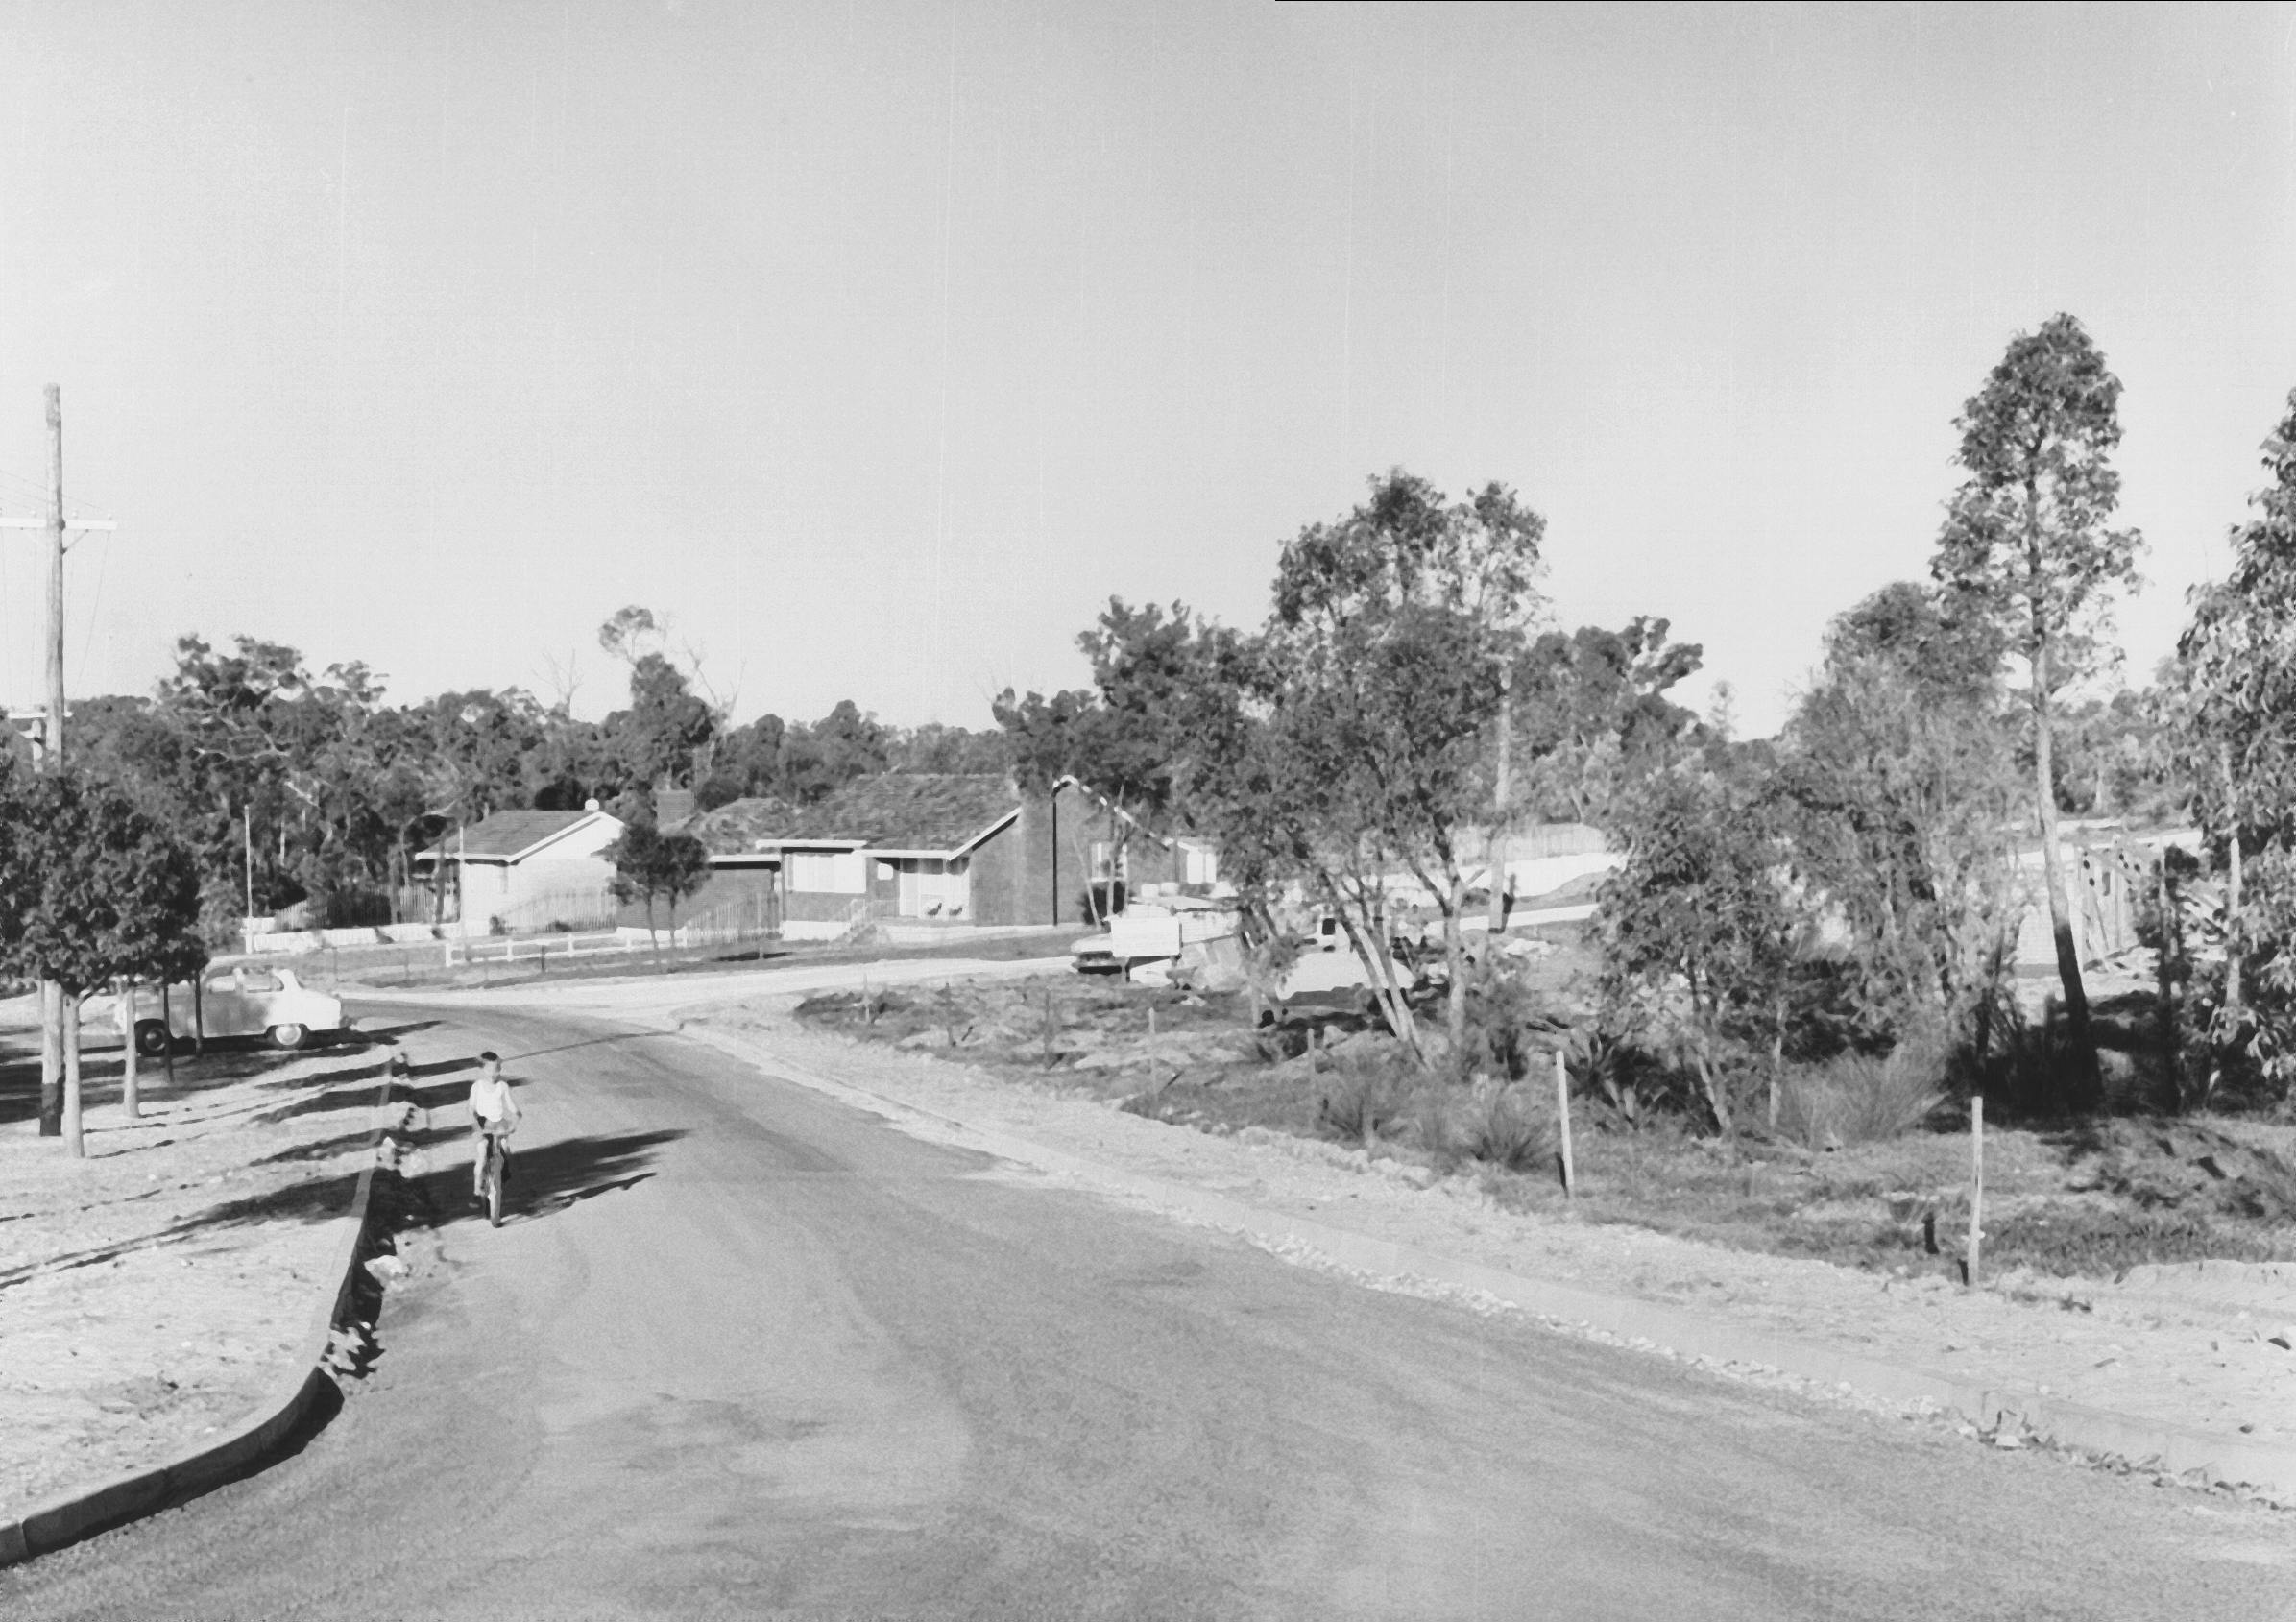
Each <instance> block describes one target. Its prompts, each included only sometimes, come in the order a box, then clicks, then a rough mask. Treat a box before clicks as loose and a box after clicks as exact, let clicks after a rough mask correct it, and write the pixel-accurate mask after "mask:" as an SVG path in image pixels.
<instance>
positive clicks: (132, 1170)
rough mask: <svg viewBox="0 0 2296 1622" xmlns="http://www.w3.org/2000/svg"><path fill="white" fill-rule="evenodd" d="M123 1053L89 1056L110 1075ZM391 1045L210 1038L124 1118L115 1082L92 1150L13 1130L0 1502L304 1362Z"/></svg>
mask: <svg viewBox="0 0 2296 1622" xmlns="http://www.w3.org/2000/svg"><path fill="white" fill-rule="evenodd" d="M5 1011H6V1012H9V1013H12V1012H15V1011H17V1010H15V1009H13V1008H10V1009H8V1010H5ZM10 1023H11V1024H17V1023H20V1022H17V1021H10ZM12 1045H15V1046H18V1047H19V1049H20V1038H19V1040H18V1042H17V1043H15V1044H12ZM117 1056H118V1052H117V1049H116V1047H113V1048H111V1049H110V1051H109V1053H107V1052H104V1051H102V1050H99V1051H98V1052H97V1053H94V1054H91V1059H94V1060H96V1061H98V1062H97V1063H95V1064H94V1065H93V1066H92V1068H93V1069H94V1070H95V1071H96V1073H97V1076H98V1077H115V1076H116V1074H117V1062H116V1061H117ZM383 1062H384V1053H383V1051H382V1050H380V1049H374V1048H370V1049H365V1050H361V1049H359V1048H355V1047H353V1048H350V1049H345V1048H341V1047H338V1048H333V1049H327V1050H321V1051H319V1052H316V1053H308V1054H302V1055H289V1054H283V1053H266V1052H263V1051H260V1050H252V1049H247V1048H235V1049H230V1050H222V1049H218V1050H216V1051H213V1052H211V1053H209V1054H208V1055H207V1056H206V1057H205V1058H202V1059H198V1060H192V1061H188V1062H186V1061H181V1060H180V1061H179V1062H178V1065H177V1078H178V1084H177V1085H176V1086H175V1087H174V1088H172V1089H171V1088H169V1087H168V1086H167V1085H166V1084H165V1081H164V1078H163V1077H162V1076H161V1075H160V1074H159V1073H158V1070H157V1066H153V1067H151V1068H150V1069H148V1070H147V1071H146V1075H145V1087H144V1105H143V1117H142V1119H141V1120H138V1121H133V1122H132V1121H129V1120H128V1119H127V1118H126V1117H125V1115H124V1114H123V1113H122V1111H121V1109H120V1107H119V1105H118V1102H117V1092H118V1089H117V1086H116V1082H112V1081H109V1080H104V1081H101V1082H100V1084H98V1085H94V1086H91V1088H90V1090H89V1091H90V1098H91V1101H92V1107H91V1108H90V1109H89V1111H88V1115H87V1132H86V1143H87V1157H86V1158H85V1159H84V1160H74V1159H71V1158H70V1157H68V1156H67V1155H66V1154H65V1153H64V1150H63V1141H62V1140H61V1139H60V1138H41V1137H39V1136H37V1135H36V1134H37V1131H38V1124H37V1122H36V1120H35V1119H21V1120H12V1121H9V1122H7V1123H6V1124H5V1125H0V1519H7V1518H12V1517H13V1516H15V1515H18V1514H21V1513H23V1512H24V1511H26V1510H27V1509H30V1508H32V1507H34V1506H36V1505H37V1504H40V1503H43V1502H46V1501H48V1500H50V1499H52V1498H55V1497H57V1496H59V1495H60V1494H62V1493H65V1492H67V1491H69V1490H71V1489H77V1488H84V1487H90V1486H93V1485H95V1484H97V1483H99V1482H102V1481H105V1480H108V1479H109V1478H110V1477H112V1476H114V1475H118V1474H120V1473H122V1472H124V1471H128V1470H131V1469H136V1468H141V1467H145V1466H148V1465H156V1464H160V1463H163V1462H165V1461H167V1460H169V1459H172V1458H174V1457H176V1456H178V1455H179V1454H181V1453H183V1452H185V1451H187V1450H189V1449H190V1448H192V1447H194V1446H196V1445H197V1444H199V1443H200V1442H201V1440H203V1439H205V1438H208V1437H211V1436H213V1435H215V1434H216V1433H218V1432H220V1431H221V1430H222V1429H223V1428H225V1427H227V1426H229V1425H230V1424H232V1422H233V1421H235V1420H238V1419H240V1418H241V1417H243V1416H245V1415H247V1414H248V1413H249V1411H250V1410H251V1409H253V1408H254V1406H255V1405H256V1404H257V1403H259V1402H261V1401H263V1400H264V1399H266V1398H267V1397H269V1396H271V1395H273V1394H274V1393H276V1392H277V1391H278V1388H279V1387H280V1385H281V1384H282V1382H284V1381H285V1380H286V1379H287V1378H288V1376H289V1375H290V1374H291V1373H293V1372H295V1364H296V1362H297V1360H298V1359H299V1358H301V1357H302V1356H304V1355H307V1352H308V1349H309V1348H308V1345H307V1344H306V1337H308V1336H309V1335H310V1333H311V1331H312V1325H313V1322H314V1319H315V1315H316V1314H317V1313H318V1312H319V1310H320V1308H321V1306H322V1303H323V1302H324V1301H326V1300H328V1299H331V1297H332V1295H333V1293H334V1290H335V1288H336V1286H337V1285H338V1284H339V1283H340V1277H339V1275H336V1274H335V1273H334V1271H333V1270H334V1269H335V1268H337V1267H338V1266H340V1258H341V1254H342V1246H343V1244H344V1242H345V1234H344V1231H343V1223H344V1222H345V1220H346V1212H347V1210H348V1207H349V1204H350V1198H351V1194H352V1189H353V1187H354V1184H355V1182H356V1179H357V1175H358V1173H359V1170H360V1168H361V1166H362V1165H363V1164H364V1162H365V1159H366V1156H367V1154H368V1152H369V1151H368V1148H367V1134H368V1129H369V1127H370V1126H371V1124H372V1122H373V1118H374V1112H373V1110H372V1108H371V1105H372V1104H373V1102H374V1100H375V1088H376V1084H377V1081H378V1078H379V1077H380V1076H381V1072H382V1066H383Z"/></svg>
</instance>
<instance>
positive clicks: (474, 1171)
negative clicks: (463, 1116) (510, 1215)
mask: <svg viewBox="0 0 2296 1622" xmlns="http://www.w3.org/2000/svg"><path fill="white" fill-rule="evenodd" d="M519 1113H520V1112H519V1101H518V1100H517V1099H516V1098H515V1097H513V1096H512V1094H511V1090H510V1083H509V1082H507V1081H505V1080H503V1079H502V1059H501V1055H499V1054H497V1053H494V1052H492V1051H491V1050H490V1051H489V1052H487V1053H480V1054H479V1055H478V1079H477V1080H475V1081H473V1082H471V1127H472V1128H473V1137H474V1138H475V1140H476V1141H475V1142H474V1143H473V1144H472V1146H471V1198H473V1199H484V1198H486V1155H487V1150H488V1148H489V1145H490V1141H491V1142H492V1143H493V1144H495V1146H497V1147H499V1148H500V1150H501V1151H502V1166H503V1172H504V1174H505V1175H508V1174H509V1169H510V1145H509V1143H508V1142H507V1141H506V1140H508V1138H509V1137H510V1134H511V1133H512V1132H514V1131H516V1130H517V1129H518V1126H519Z"/></svg>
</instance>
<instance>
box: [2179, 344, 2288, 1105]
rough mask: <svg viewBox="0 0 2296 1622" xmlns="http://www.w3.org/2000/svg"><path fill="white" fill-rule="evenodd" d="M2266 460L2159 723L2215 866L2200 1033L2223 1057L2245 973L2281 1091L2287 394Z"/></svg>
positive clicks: (2199, 604) (2193, 625)
mask: <svg viewBox="0 0 2296 1622" xmlns="http://www.w3.org/2000/svg"><path fill="white" fill-rule="evenodd" d="M2263 461H2264V469H2265V472H2267V473H2268V474H2269V475H2270V480H2269V482H2268V483H2267V484H2265V485H2264V487H2263V488H2262V489H2261V490H2260V491H2258V492H2257V493H2256V495H2255V496H2252V497H2251V504H2252V505H2253V507H2254V508H2255V516H2254V517H2253V518H2251V519H2250V520H2248V521H2247V522H2245V523H2241V524H2236V525H2235V526H2234V528H2233V531H2232V544H2233V567H2232V570H2231V572H2230V573H2229V574H2228V575H2227V576H2226V577H2225V579H2223V580H2222V581H2220V582H2216V583H2213V584H2210V585H2205V586H2202V587H2199V588H2197V589H2195V591H2194V592H2193V593H2192V596H2191V619H2190V621H2189V623H2188V624H2187V627H2186V629H2185V633H2184V635H2183V637H2182V638H2181V639H2180V640H2179V642H2178V644H2177V653H2176V657H2175V659H2174V660H2173V661H2172V662H2171V663H2170V666H2169V667H2168V669H2167V671H2166V672H2165V674H2166V676H2167V680H2166V682H2165V683H2164V710H2165V714H2164V716H2163V719H2164V721H2165V723H2166V726H2165V730H2166V733H2167V735H2168V736H2169V737H2170V738H2173V739H2175V740H2176V741H2175V751H2176V753H2177V754H2178V756H2180V757H2181V764H2182V765H2183V766H2184V768H2185V770H2186V771H2187V773H2188V774H2189V777H2190V780H2191V784H2192V789H2193V808H2194V811H2195V812H2196V813H2197V815H2198V817H2199V819H2200V823H2201V827H2202V828H2203V830H2204V831H2205V832H2206V833H2207V834H2208V835H2209V839H2210V843H2211V846H2212V847H2215V848H2217V849H2219V850H2221V852H2222V853H2223V854H2222V860H2223V862H2224V864H2225V876H2226V895H2225V908H2224V926H2225V932H2226V951H2225V980H2224V984H2223V987H2222V990H2221V993H2220V994H2219V1000H2218V1012H2217V1015H2216V1018H2215V1020H2214V1022H2213V1029H2212V1030H2211V1036H2212V1037H2213V1038H2214V1043H2215V1046H2216V1047H2217V1048H2218V1050H2219V1052H2220V1054H2221V1052H2222V1050H2224V1049H2225V1048H2227V1047H2228V1046H2230V1045H2231V1044H2233V1043H2236V1042H2237V1041H2239V1040H2240V1039H2241V1033H2242V1032H2243V1030H2244V1029H2245V1024H2246V1016H2247V1008H2246V1002H2247V998H2248V996H2249V994H2250V991H2251V989H2252V988H2251V986H2250V985H2249V984H2248V983H2247V982H2246V980H2245V979H2244V977H2245V976H2246V975H2247V974H2248V973H2249V972H2250V971H2251V970H2252V968H2253V970H2254V972H2255V973H2256V974H2257V976H2258V980H2259V983H2257V984H2256V985H2255V986H2254V987H2253V990H2254V992H2255V993H2256V995H2257V998H2258V1001H2259V1004H2260V1009H2259V1012H2260V1016H2261V1017H2264V1018H2265V1020H2266V1026H2267V1029H2263V1030H2261V1031H2260V1032H2258V1034H2259V1035H2260V1037H2261V1039H2262V1040H2261V1043H2260V1046H2261V1048H2262V1049H2263V1052H2262V1053H2261V1054H2260V1056H2261V1057H2262V1058H2263V1060H2264V1064H2265V1068H2266V1071H2267V1073H2268V1074H2269V1075H2271V1076H2272V1077H2273V1079H2274V1080H2275V1081H2276V1082H2277V1083H2279V1084H2280V1085H2282V1086H2284V1085H2285V1084H2286V1082H2287V1080H2288V1079H2289V1077H2290V1074H2291V1073H2292V1072H2296V1029H2287V1027H2288V1024H2289V1022H2290V1020H2291V1019H2292V1018H2296V646H2291V644H2290V640H2289V634H2288V633H2289V627H2290V625H2292V624H2296V390H2291V391H2290V393H2289V395H2288V400H2287V410H2286V412H2285V414H2284V416H2283V417H2282V418H2281V421H2280V422H2279V423H2278V424H2276V425H2275V427H2274V429H2273V431H2272V433H2271V435H2270V437H2268V438H2267V439H2266V440H2265V441H2264V445H2263ZM2251 853H2253V856H2252V855H2251Z"/></svg>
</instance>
